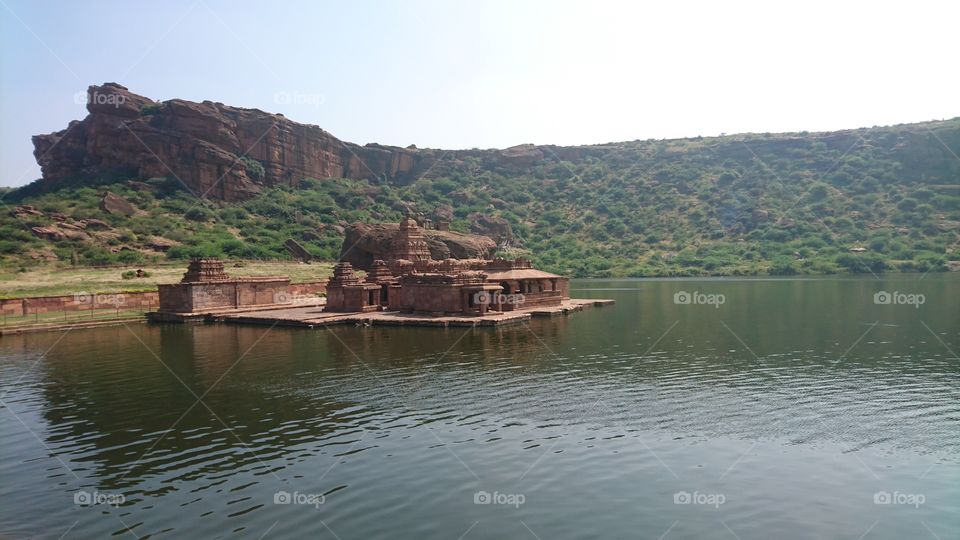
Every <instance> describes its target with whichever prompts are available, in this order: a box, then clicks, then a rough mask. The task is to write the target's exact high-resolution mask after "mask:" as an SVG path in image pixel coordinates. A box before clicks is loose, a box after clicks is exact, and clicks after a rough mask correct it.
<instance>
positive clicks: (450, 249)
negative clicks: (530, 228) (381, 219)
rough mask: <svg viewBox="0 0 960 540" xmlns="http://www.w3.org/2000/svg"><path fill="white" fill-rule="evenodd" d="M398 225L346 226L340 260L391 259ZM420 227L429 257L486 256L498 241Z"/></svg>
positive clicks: (363, 265)
mask: <svg viewBox="0 0 960 540" xmlns="http://www.w3.org/2000/svg"><path fill="white" fill-rule="evenodd" d="M399 228H400V226H399V225H397V224H395V223H375V224H368V223H357V224H354V225H351V226H349V227H347V228H346V231H345V237H344V239H343V247H341V249H340V260H341V261H343V262H348V263H350V264H351V265H353V266H354V267H355V268H360V269H363V270H366V269H368V268H370V266H371V265H372V264H373V261H374V260H377V259H383V260H386V259H389V258H390V252H391V250H392V248H393V237H394V235H396V233H397V230H399ZM421 231H422V232H423V235H424V237H425V238H426V241H427V246H428V247H429V249H430V257H431V258H433V259H436V260H443V259H448V258H454V259H475V258H481V259H485V258H489V257H491V256H492V255H493V253H494V251H496V249H497V244H496V242H494V241H493V240H491V239H490V238H488V237H486V236H480V235H475V234H465V233H459V232H455V231H438V230H433V229H421Z"/></svg>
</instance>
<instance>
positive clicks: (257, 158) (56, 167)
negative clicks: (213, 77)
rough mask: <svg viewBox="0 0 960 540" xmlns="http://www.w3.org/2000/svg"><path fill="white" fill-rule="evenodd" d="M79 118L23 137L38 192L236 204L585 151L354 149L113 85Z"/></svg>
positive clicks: (279, 122) (209, 105) (216, 108)
mask: <svg viewBox="0 0 960 540" xmlns="http://www.w3.org/2000/svg"><path fill="white" fill-rule="evenodd" d="M87 111H88V113H89V114H88V115H87V117H86V118H84V119H83V120H78V121H73V122H70V124H69V125H68V126H67V128H66V129H64V130H61V131H58V132H56V133H50V134H46V135H36V136H34V137H33V146H34V150H33V154H34V156H35V157H36V159H37V163H39V164H40V168H41V170H42V173H43V178H42V179H41V181H40V182H41V184H42V185H43V186H44V187H48V188H55V187H57V185H58V184H60V183H62V182H63V181H65V180H68V179H74V178H75V179H79V180H81V181H82V180H84V179H87V178H99V177H103V176H114V175H115V176H119V177H121V178H123V179H126V180H131V179H143V180H145V179H149V178H156V177H171V178H179V179H180V181H181V182H182V183H183V184H184V185H185V186H186V187H187V188H188V189H190V190H191V191H192V192H193V193H194V194H196V195H198V196H201V197H208V198H214V199H222V200H227V201H236V200H242V199H245V198H247V197H250V196H253V195H255V194H256V193H257V192H258V191H259V189H260V186H274V185H289V186H295V185H297V183H298V182H300V180H302V179H304V178H316V179H324V178H359V179H371V180H372V179H378V180H384V181H388V182H392V183H400V184H406V183H409V182H413V181H415V180H416V179H418V178H420V177H421V176H422V175H424V174H425V173H428V172H430V173H432V174H434V175H442V174H443V173H444V172H445V171H447V170H448V169H449V168H450V167H458V166H460V165H461V164H462V163H461V160H463V159H464V158H476V159H479V160H480V163H481V166H482V167H483V168H488V169H498V168H502V169H505V170H508V171H516V170H518V169H525V168H529V167H533V166H536V165H538V164H540V163H542V162H544V161H556V160H561V159H562V160H576V159H580V158H582V157H584V156H585V155H586V154H589V153H591V152H593V151H595V150H591V148H590V147H559V146H535V145H532V144H522V145H518V146H514V147H511V148H506V149H503V150H496V149H490V150H480V149H471V150H455V151H445V150H435V149H418V148H417V147H416V146H414V145H410V146H409V147H407V148H400V147H397V146H384V145H380V144H367V145H364V146H360V145H356V144H353V143H349V142H345V141H341V140H340V139H338V138H336V137H334V136H333V135H331V134H330V133H328V132H327V131H325V130H323V129H321V128H320V127H318V126H314V125H307V124H300V123H297V122H294V121H292V120H289V119H287V118H285V117H284V116H283V115H281V114H271V113H268V112H264V111H261V110H259V109H241V108H238V107H230V106H227V105H224V104H222V103H214V102H212V101H204V102H202V103H196V102H192V101H186V100H182V99H171V100H168V101H164V102H157V101H153V100H151V99H149V98H146V97H144V96H140V95H137V94H134V93H133V92H130V91H129V90H127V88H125V87H123V86H121V85H119V84H117V83H104V84H103V85H100V86H91V87H89V88H88V89H87ZM438 161H442V162H443V163H442V164H441V163H438Z"/></svg>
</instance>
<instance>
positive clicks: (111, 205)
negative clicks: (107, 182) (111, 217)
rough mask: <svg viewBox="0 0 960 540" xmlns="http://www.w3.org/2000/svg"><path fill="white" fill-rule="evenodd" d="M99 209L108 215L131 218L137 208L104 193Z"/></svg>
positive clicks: (118, 197)
mask: <svg viewBox="0 0 960 540" xmlns="http://www.w3.org/2000/svg"><path fill="white" fill-rule="evenodd" d="M100 209H101V210H103V211H104V212H107V213H108V214H120V215H123V216H132V215H134V214H136V213H137V207H136V206H134V205H133V203H131V202H130V201H128V200H126V199H124V198H123V197H121V196H119V195H117V194H115V193H111V192H109V191H106V192H104V194H103V198H102V199H100Z"/></svg>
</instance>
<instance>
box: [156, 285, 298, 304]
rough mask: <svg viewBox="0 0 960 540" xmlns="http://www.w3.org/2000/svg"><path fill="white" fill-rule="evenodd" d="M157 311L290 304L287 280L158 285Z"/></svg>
mask: <svg viewBox="0 0 960 540" xmlns="http://www.w3.org/2000/svg"><path fill="white" fill-rule="evenodd" d="M158 288H159V292H160V311H166V312H172V313H197V312H203V311H209V310H218V309H235V308H240V307H246V306H264V305H270V304H286V303H290V301H291V299H290V280H289V279H288V278H269V279H243V280H239V279H238V280H230V281H218V282H210V283H203V282H195V283H173V284H169V285H160V286H159V287H158Z"/></svg>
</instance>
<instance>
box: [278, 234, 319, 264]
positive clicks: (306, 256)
mask: <svg viewBox="0 0 960 540" xmlns="http://www.w3.org/2000/svg"><path fill="white" fill-rule="evenodd" d="M283 247H285V248H287V251H289V252H290V255H291V256H292V257H293V258H294V259H297V260H298V261H304V262H309V261H310V259H312V258H313V256H311V255H310V252H309V251H307V250H306V248H304V247H303V246H301V245H300V242H297V241H296V240H294V239H293V238H288V239H287V241H286V242H284V243H283Z"/></svg>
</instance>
